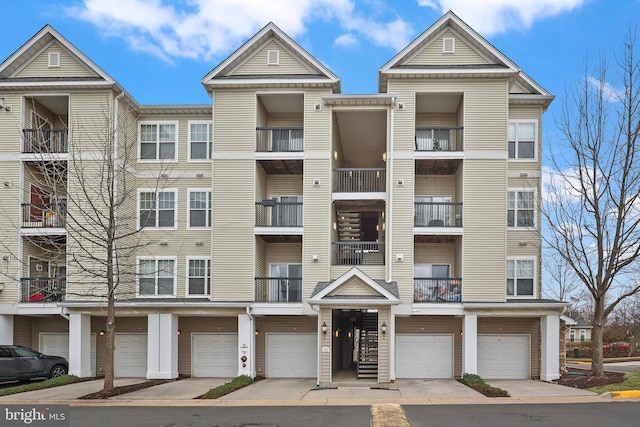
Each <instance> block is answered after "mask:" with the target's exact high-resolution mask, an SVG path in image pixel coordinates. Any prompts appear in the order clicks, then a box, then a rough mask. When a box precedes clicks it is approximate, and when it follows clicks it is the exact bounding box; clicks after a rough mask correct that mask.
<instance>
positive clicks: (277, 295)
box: [255, 277, 302, 302]
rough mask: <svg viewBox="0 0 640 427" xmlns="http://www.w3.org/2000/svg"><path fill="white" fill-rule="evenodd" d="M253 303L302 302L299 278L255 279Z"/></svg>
mask: <svg viewBox="0 0 640 427" xmlns="http://www.w3.org/2000/svg"><path fill="white" fill-rule="evenodd" d="M255 292H256V294H255V299H256V301H255V302H302V278H301V277H256V278H255Z"/></svg>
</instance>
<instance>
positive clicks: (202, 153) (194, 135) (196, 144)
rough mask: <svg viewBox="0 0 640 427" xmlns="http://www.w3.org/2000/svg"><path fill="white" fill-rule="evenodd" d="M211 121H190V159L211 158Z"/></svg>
mask: <svg viewBox="0 0 640 427" xmlns="http://www.w3.org/2000/svg"><path fill="white" fill-rule="evenodd" d="M212 142H213V138H212V131H211V122H210V121H209V122H206V121H205V122H199V121H193V122H189V160H196V161H197V160H209V159H211V150H212V146H213V143H212Z"/></svg>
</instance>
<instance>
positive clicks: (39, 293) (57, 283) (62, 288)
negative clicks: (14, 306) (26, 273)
mask: <svg viewBox="0 0 640 427" xmlns="http://www.w3.org/2000/svg"><path fill="white" fill-rule="evenodd" d="M66 290H67V282H66V279H52V278H48V277H37V278H29V277H28V278H23V279H20V302H56V301H64V300H65V293H66Z"/></svg>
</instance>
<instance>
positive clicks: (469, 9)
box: [418, 0, 586, 36]
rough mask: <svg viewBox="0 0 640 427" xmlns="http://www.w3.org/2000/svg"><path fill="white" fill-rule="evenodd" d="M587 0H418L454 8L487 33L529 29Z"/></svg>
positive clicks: (482, 32)
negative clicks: (534, 23)
mask: <svg viewBox="0 0 640 427" xmlns="http://www.w3.org/2000/svg"><path fill="white" fill-rule="evenodd" d="M585 1H586V0H482V1H478V0H418V5H419V6H425V7H429V8H432V9H436V10H438V9H440V10H441V11H442V12H443V13H444V12H447V11H448V10H452V11H453V12H454V13H455V14H456V15H458V16H459V17H460V18H461V19H462V20H464V21H465V22H466V23H467V24H469V25H470V26H471V28H473V29H474V30H476V31H477V32H479V33H480V34H483V35H485V36H490V35H492V34H498V33H504V32H506V31H508V30H512V29H516V30H518V29H523V30H526V29H528V28H530V27H531V25H532V24H533V22H534V21H536V20H539V19H542V18H547V17H550V16H555V15H559V14H561V13H563V12H567V11H570V10H573V9H575V8H577V7H579V6H581V5H582V4H583V3H584V2H585Z"/></svg>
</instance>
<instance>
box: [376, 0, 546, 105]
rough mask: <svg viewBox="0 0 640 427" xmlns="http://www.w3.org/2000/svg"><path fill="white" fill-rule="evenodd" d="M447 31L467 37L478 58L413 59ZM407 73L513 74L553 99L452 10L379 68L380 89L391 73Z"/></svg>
mask: <svg viewBox="0 0 640 427" xmlns="http://www.w3.org/2000/svg"><path fill="white" fill-rule="evenodd" d="M445 32H450V33H451V34H453V35H455V37H456V38H459V39H460V40H462V41H464V44H465V46H466V47H468V48H469V52H472V53H473V54H474V55H473V58H474V59H472V61H474V62H471V63H464V64H461V63H460V64H451V63H434V64H424V63H423V64H415V63H412V60H413V59H414V58H416V57H417V56H418V55H419V54H420V53H421V52H423V51H425V49H427V48H428V47H429V46H431V45H432V44H433V43H434V42H435V41H436V40H438V39H439V38H440V37H442V35H443V34H444V33H445ZM403 75H404V76H407V75H411V76H421V77H428V76H435V77H440V76H447V77H448V76H451V75H455V76H465V75H473V76H488V77H490V76H495V77H509V78H511V79H513V80H514V81H517V82H518V83H519V86H520V87H521V88H522V89H524V90H525V91H526V92H528V93H527V95H529V96H530V95H538V96H543V97H550V99H549V102H551V100H552V99H553V97H552V96H551V95H550V94H549V93H548V92H547V91H546V90H544V89H543V88H542V87H541V86H540V85H538V84H537V83H536V82H535V81H533V79H531V78H530V77H529V76H527V75H526V74H525V73H523V72H522V70H521V69H520V68H519V67H518V66H517V65H516V64H515V63H514V62H513V61H511V60H510V59H509V58H508V57H506V56H505V55H504V54H503V53H502V52H500V51H499V50H498V49H496V48H495V47H494V46H493V45H492V44H491V43H489V42H488V41H487V40H486V39H485V38H483V37H482V36H481V35H480V34H478V33H477V32H476V31H475V30H474V29H473V28H471V27H470V26H469V25H467V24H466V23H465V22H464V21H463V20H462V19H460V18H459V17H458V16H457V15H456V14H455V13H453V12H452V11H449V12H447V13H446V14H444V15H443V16H442V17H441V18H440V19H439V20H438V21H436V22H435V23H434V24H433V25H432V26H431V27H429V28H428V29H427V30H426V31H425V32H423V33H422V34H421V35H420V36H418V38H416V39H415V40H414V41H413V42H411V43H410V44H409V45H408V46H407V47H405V48H404V49H402V50H401V51H400V52H399V53H398V54H397V55H395V56H394V57H393V58H391V60H389V61H388V62H387V63H386V64H384V65H383V66H382V67H381V68H380V69H379V71H378V79H379V80H378V88H379V91H380V92H381V93H385V92H386V90H387V81H388V79H389V77H391V76H395V77H401V76H403Z"/></svg>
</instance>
